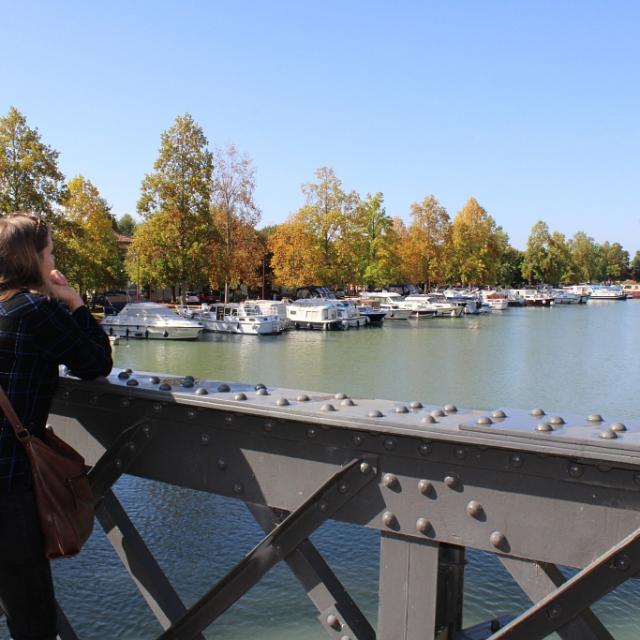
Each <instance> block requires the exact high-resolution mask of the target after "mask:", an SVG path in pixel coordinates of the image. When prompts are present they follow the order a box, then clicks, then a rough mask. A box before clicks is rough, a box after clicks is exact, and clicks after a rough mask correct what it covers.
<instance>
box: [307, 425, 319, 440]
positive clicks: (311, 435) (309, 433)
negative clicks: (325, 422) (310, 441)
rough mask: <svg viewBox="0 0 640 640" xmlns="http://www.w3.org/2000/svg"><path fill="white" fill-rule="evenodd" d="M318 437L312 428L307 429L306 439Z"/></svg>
mask: <svg viewBox="0 0 640 640" xmlns="http://www.w3.org/2000/svg"><path fill="white" fill-rule="evenodd" d="M317 435H318V431H317V430H316V429H314V428H313V427H310V428H309V429H307V438H315V437H316V436H317Z"/></svg>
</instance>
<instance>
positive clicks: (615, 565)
mask: <svg viewBox="0 0 640 640" xmlns="http://www.w3.org/2000/svg"><path fill="white" fill-rule="evenodd" d="M638 571H640V529H637V530H636V531H634V532H633V533H632V534H630V535H629V536H627V537H626V538H625V539H624V540H622V541H621V542H620V543H619V544H617V545H615V546H614V547H612V548H611V549H610V550H609V551H607V552H606V553H605V554H603V555H602V556H601V557H599V558H597V559H596V560H595V561H594V562H593V563H592V564H591V565H589V566H588V567H585V568H584V569H583V570H582V571H580V572H579V573H577V574H576V575H575V576H573V577H572V578H571V579H569V580H567V581H566V582H565V583H563V584H562V585H561V586H560V587H558V588H557V589H555V590H554V591H552V592H551V593H550V594H549V595H547V596H545V597H544V598H542V600H540V601H539V602H538V603H537V604H536V605H534V606H533V607H531V608H530V609H529V610H528V611H525V612H524V613H523V614H522V615H521V616H519V617H518V618H516V619H515V620H514V621H513V622H511V623H510V624H508V625H507V626H506V627H504V628H503V629H501V630H500V631H498V632H497V633H495V634H494V635H492V636H491V640H516V639H519V638H527V640H537V639H538V638H540V639H542V638H546V637H547V636H548V635H549V634H550V633H553V632H554V631H557V630H558V629H560V628H562V627H564V626H565V625H567V624H568V623H569V622H570V621H572V620H574V619H575V618H576V616H578V615H579V614H580V613H581V612H582V611H584V610H585V609H586V608H587V607H589V606H591V604H593V603H594V602H596V601H597V600H599V599H600V598H602V597H603V596H604V595H606V594H607V593H609V592H610V591H612V590H613V589H615V588H616V587H617V586H618V585H620V584H621V583H623V582H624V581H626V580H627V579H628V578H631V577H633V576H635V575H636V574H637V573H638Z"/></svg>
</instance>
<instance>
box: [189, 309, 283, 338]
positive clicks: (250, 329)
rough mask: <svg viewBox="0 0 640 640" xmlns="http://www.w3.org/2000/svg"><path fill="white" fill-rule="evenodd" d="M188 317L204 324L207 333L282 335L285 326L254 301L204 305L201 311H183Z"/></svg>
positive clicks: (275, 316) (278, 318)
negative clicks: (265, 312)
mask: <svg viewBox="0 0 640 640" xmlns="http://www.w3.org/2000/svg"><path fill="white" fill-rule="evenodd" d="M183 313H184V314H186V315H188V317H191V318H193V319H194V320H198V321H199V322H202V325H203V326H204V329H205V331H213V332H217V333H241V334H243V335H253V336H255V335H267V334H273V333H280V332H281V331H282V329H283V325H282V323H281V321H280V317H279V316H278V314H277V313H273V314H264V313H262V310H261V308H260V305H258V304H256V303H255V302H254V301H247V302H242V303H237V302H230V303H227V304H224V303H223V302H217V303H214V304H210V305H207V304H203V305H201V307H200V309H196V310H191V309H188V310H183Z"/></svg>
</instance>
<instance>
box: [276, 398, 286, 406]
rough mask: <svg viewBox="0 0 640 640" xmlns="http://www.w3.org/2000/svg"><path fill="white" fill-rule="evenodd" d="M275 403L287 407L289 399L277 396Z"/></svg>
mask: <svg viewBox="0 0 640 640" xmlns="http://www.w3.org/2000/svg"><path fill="white" fill-rule="evenodd" d="M276 404H277V405H278V406H279V407H288V406H289V401H288V400H287V399H286V398H278V400H277V401H276Z"/></svg>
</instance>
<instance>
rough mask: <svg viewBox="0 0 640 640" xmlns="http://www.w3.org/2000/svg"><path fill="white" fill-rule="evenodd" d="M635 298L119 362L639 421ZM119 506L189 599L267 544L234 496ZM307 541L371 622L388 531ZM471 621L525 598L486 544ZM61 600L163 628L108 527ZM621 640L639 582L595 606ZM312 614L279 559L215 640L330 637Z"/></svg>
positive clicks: (167, 492)
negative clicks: (381, 546)
mask: <svg viewBox="0 0 640 640" xmlns="http://www.w3.org/2000/svg"><path fill="white" fill-rule="evenodd" d="M639 345H640V301H632V300H629V301H627V302H595V301H591V302H589V303H588V304H587V305H580V306H562V307H556V308H551V309H542V308H540V309H537V308H534V309H525V308H510V309H508V310H507V311H504V312H495V313H493V314H491V315H489V316H479V317H470V318H462V319H436V320H430V319H426V320H420V321H397V322H388V323H387V324H385V326H383V327H379V328H373V327H371V328H363V329H360V330H355V329H352V330H350V331H345V332H330V333H322V332H302V331H298V332H294V331H291V332H289V333H286V334H284V335H281V336H262V337H258V336H256V337H253V336H231V335H223V334H206V335H205V337H204V339H203V340H200V341H198V342H193V343H177V342H170V341H167V342H153V341H130V342H122V343H121V344H120V345H118V346H116V347H115V348H114V356H115V363H116V366H118V367H131V368H132V369H134V371H135V370H136V369H137V370H146V371H158V372H165V373H173V374H178V375H187V374H190V375H193V376H196V377H203V378H212V379H217V380H229V381H241V382H251V383H257V382H264V383H265V384H267V385H269V386H272V385H273V386H286V387H293V388H303V389H313V390H323V391H330V392H338V391H344V392H346V393H348V394H349V395H350V396H360V397H374V398H388V399H396V400H403V401H411V400H421V401H423V402H425V403H429V404H439V405H443V404H446V403H453V404H456V405H458V406H459V407H473V408H486V409H492V408H497V407H503V408H504V407H517V408H521V409H531V408H533V407H542V408H544V409H546V410H548V411H554V412H559V413H562V412H565V413H577V414H581V415H588V414H590V413H594V412H597V413H601V414H603V415H605V416H608V417H617V418H620V419H622V420H629V419H634V418H637V417H638V415H639V414H640V407H639V405H638V380H639V379H640V375H639V374H640V360H639V358H638V346H639ZM116 489H117V491H116V493H117V494H118V496H119V498H120V500H121V501H122V502H123V504H124V506H125V508H126V509H127V510H128V512H129V515H130V516H131V518H132V520H133V521H134V523H135V524H136V526H137V527H138V529H139V531H140V532H141V533H142V535H143V536H144V537H145V539H146V541H147V544H148V545H149V547H150V549H151V550H152V552H153V553H154V555H155V556H156V558H158V559H159V560H160V563H161V565H162V567H163V569H164V570H165V572H166V573H167V575H168V576H169V577H170V579H171V580H172V582H173V583H174V586H175V587H176V588H177V590H178V592H179V594H180V595H181V597H182V598H183V600H184V602H185V603H186V604H187V605H189V604H192V603H193V602H195V600H196V599H197V598H198V597H199V596H201V595H202V594H203V593H204V592H206V591H207V589H208V588H210V587H211V586H212V585H213V584H214V582H215V581H216V580H217V579H218V578H220V577H221V576H222V575H224V573H226V571H227V570H228V569H230V568H231V567H232V566H233V565H234V564H235V563H236V562H237V561H239V560H240V559H241V558H242V556H243V555H244V554H245V553H246V552H247V551H249V550H250V549H251V548H252V547H253V546H254V545H255V544H256V543H257V542H258V541H259V540H260V538H261V533H260V530H259V529H258V527H257V525H256V524H255V522H254V520H253V518H252V517H251V515H250V514H249V513H248V512H247V510H246V508H245V506H244V505H243V504H242V503H241V502H238V501H233V500H228V499H224V498H221V497H218V496H214V495H208V494H201V493H198V492H194V491H190V490H186V489H181V488H176V487H171V486H167V485H162V484H158V483H154V482H150V481H145V480H141V479H137V478H123V479H122V480H121V481H120V482H119V483H118V485H117V487H116ZM312 539H313V541H314V542H315V543H316V545H317V547H318V548H319V549H320V551H321V552H322V553H323V554H324V555H325V558H326V559H327V560H328V562H329V564H330V565H331V566H332V567H333V569H334V571H335V572H336V573H337V575H338V577H339V578H340V579H341V580H342V581H343V583H344V584H345V586H346V587H347V589H348V590H349V591H350V593H351V595H352V597H353V598H354V599H355V601H356V602H357V603H358V604H359V605H360V607H361V608H362V610H363V611H364V612H365V614H366V615H367V616H368V617H369V619H370V620H371V622H372V624H374V625H375V620H376V609H377V592H376V588H377V580H378V536H377V534H376V533H375V532H372V531H367V530H364V531H363V530H360V529H358V528H356V527H353V526H349V525H344V524H338V523H332V522H329V523H327V524H326V525H324V526H323V527H322V528H321V529H320V530H319V531H318V532H316V534H314V536H313V537H312ZM467 560H468V563H469V564H468V566H467V571H466V574H465V626H468V625H471V624H474V623H476V622H479V621H481V620H485V619H488V618H490V617H493V616H498V615H502V614H507V613H517V612H518V611H521V610H522V609H524V608H526V607H527V606H528V600H527V599H526V597H525V596H524V595H523V594H522V592H521V591H520V590H519V588H518V587H517V586H515V584H514V583H513V581H512V580H511V578H510V577H509V576H508V574H506V572H505V571H504V570H503V569H502V568H501V565H500V564H499V563H498V562H497V561H496V560H495V558H493V557H492V556H491V555H490V554H484V553H480V552H473V551H471V552H469V553H468V556H467ZM54 565H55V566H54V575H55V579H56V586H57V591H58V596H59V599H60V601H61V603H62V605H63V607H64V609H65V611H66V612H67V614H68V616H69V617H70V619H71V621H72V623H73V625H74V626H75V628H76V630H77V632H78V634H79V636H80V637H81V638H83V639H84V638H87V639H92V640H112V639H113V638H119V639H123V640H142V639H146V638H149V639H150V638H154V637H156V636H157V635H158V634H159V633H160V630H161V629H160V626H159V625H158V624H157V622H155V619H154V618H153V616H152V615H151V614H150V613H149V612H148V610H147V609H146V605H145V604H144V602H143V600H142V598H141V597H140V596H139V595H138V592H137V590H136V589H135V587H133V586H132V583H131V581H130V579H129V577H128V574H126V572H125V571H124V569H122V568H121V566H120V564H119V561H118V560H117V559H116V556H115V554H114V553H113V551H112V549H111V547H110V545H109V544H108V543H107V541H106V538H105V536H104V535H103V533H102V531H101V530H100V531H96V532H94V535H93V536H92V538H91V540H90V541H89V543H88V545H87V547H86V548H85V550H84V551H83V553H82V554H81V555H80V556H79V557H78V558H74V559H71V560H65V561H58V562H56V563H54ZM595 611H596V613H597V614H598V615H599V616H600V617H601V619H602V620H603V622H605V624H606V625H607V626H608V627H609V629H610V630H611V632H612V633H613V635H614V637H615V638H617V639H620V640H637V638H638V637H640V585H639V584H637V583H636V582H635V581H630V582H629V583H627V584H626V585H624V586H623V587H621V588H620V589H618V590H617V591H616V592H614V593H613V594H610V595H609V596H608V597H607V598H606V599H604V600H603V601H602V602H601V603H600V604H598V605H597V606H596V607H595ZM316 616H317V613H316V611H315V609H314V607H313V606H312V605H311V604H310V603H309V602H308V600H307V598H306V595H305V594H304V592H303V591H302V589H301V588H300V587H299V585H298V583H297V581H296V580H295V579H294V578H293V577H292V576H291V574H290V573H289V572H288V570H287V569H286V567H284V566H282V567H280V566H278V567H276V568H275V569H274V570H273V571H272V572H271V573H270V574H269V575H268V576H267V577H266V579H265V580H263V581H262V582H261V583H260V584H259V585H257V586H256V587H255V588H254V589H252V590H251V591H250V592H249V593H248V594H247V595H246V596H245V597H244V598H243V599H242V600H241V601H240V602H238V603H237V604H236V605H234V606H233V607H232V608H231V609H230V610H229V611H227V612H226V613H225V614H224V615H223V616H222V617H221V618H220V619H219V620H218V621H217V622H216V623H215V624H214V625H212V626H211V627H210V628H209V630H208V631H207V633H206V635H207V637H208V638H217V639H220V640H240V639H247V638H255V639H259V640H262V639H264V640H275V639H276V638H277V639H278V640H281V639H282V638H295V639H297V640H323V639H325V638H326V637H327V636H326V634H325V632H324V631H323V630H322V628H321V627H320V626H319V624H318V623H317V621H316Z"/></svg>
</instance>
